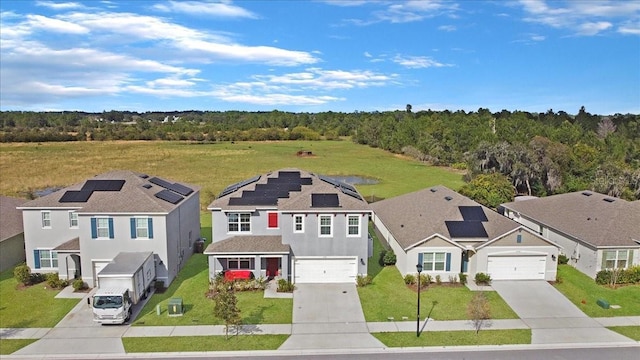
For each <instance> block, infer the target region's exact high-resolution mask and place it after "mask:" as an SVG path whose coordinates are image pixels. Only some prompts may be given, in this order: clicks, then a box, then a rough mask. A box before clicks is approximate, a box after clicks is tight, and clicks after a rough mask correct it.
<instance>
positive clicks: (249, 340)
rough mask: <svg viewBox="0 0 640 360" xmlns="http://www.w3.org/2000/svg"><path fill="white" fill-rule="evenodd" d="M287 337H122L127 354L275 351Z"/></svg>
mask: <svg viewBox="0 0 640 360" xmlns="http://www.w3.org/2000/svg"><path fill="white" fill-rule="evenodd" d="M288 337H289V335H238V336H230V337H229V339H228V340H227V339H225V337H224V336H174V337H135V338H130V337H124V338H122V344H123V345H124V349H125V351H126V352H127V353H138V352H142V353H145V352H185V351H237V350H277V349H278V348H279V347H280V345H282V343H284V342H285V340H287V338H288Z"/></svg>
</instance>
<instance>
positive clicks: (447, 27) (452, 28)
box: [438, 25, 457, 32]
mask: <svg viewBox="0 0 640 360" xmlns="http://www.w3.org/2000/svg"><path fill="white" fill-rule="evenodd" d="M438 30H441V31H448V32H451V31H456V30H457V28H456V27H455V26H454V25H442V26H438Z"/></svg>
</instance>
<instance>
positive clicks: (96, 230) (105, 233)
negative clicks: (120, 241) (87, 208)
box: [91, 217, 113, 239]
mask: <svg viewBox="0 0 640 360" xmlns="http://www.w3.org/2000/svg"><path fill="white" fill-rule="evenodd" d="M91 238H92V239H113V219H112V218H106V217H103V218H91Z"/></svg>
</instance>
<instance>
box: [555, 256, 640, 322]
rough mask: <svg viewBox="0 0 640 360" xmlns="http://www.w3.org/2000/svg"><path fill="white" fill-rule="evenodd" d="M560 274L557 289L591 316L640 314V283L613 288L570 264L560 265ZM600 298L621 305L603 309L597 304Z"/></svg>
mask: <svg viewBox="0 0 640 360" xmlns="http://www.w3.org/2000/svg"><path fill="white" fill-rule="evenodd" d="M558 275H559V276H560V278H561V279H562V282H561V283H556V285H555V287H556V289H558V290H559V291H560V292H561V293H563V294H564V296H566V297H567V298H568V299H569V300H571V302H572V303H574V304H575V305H576V306H577V307H579V308H580V310H582V311H583V312H584V313H585V314H587V315H589V316H590V317H608V316H640V285H630V286H620V287H618V288H617V289H612V288H609V287H607V286H602V285H598V284H596V283H595V281H594V280H593V279H592V278H590V277H588V276H587V275H585V274H583V273H581V272H580V271H578V270H576V269H575V268H573V267H572V266H570V265H558ZM598 299H605V300H607V301H608V302H609V304H611V305H620V306H621V307H620V309H611V308H610V309H603V308H601V307H600V306H598V304H596V301H598ZM583 300H584V303H583Z"/></svg>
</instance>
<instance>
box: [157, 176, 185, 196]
mask: <svg viewBox="0 0 640 360" xmlns="http://www.w3.org/2000/svg"><path fill="white" fill-rule="evenodd" d="M149 182H150V183H152V184H156V185H158V186H161V187H163V188H165V189H168V190H171V191H173V192H175V193H178V194H180V195H182V196H189V194H191V193H192V192H193V189H191V188H190V187H187V186H184V185H182V184H178V183H170V182H168V181H166V180H163V179H160V178H158V177H153V178H151V179H149Z"/></svg>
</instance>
